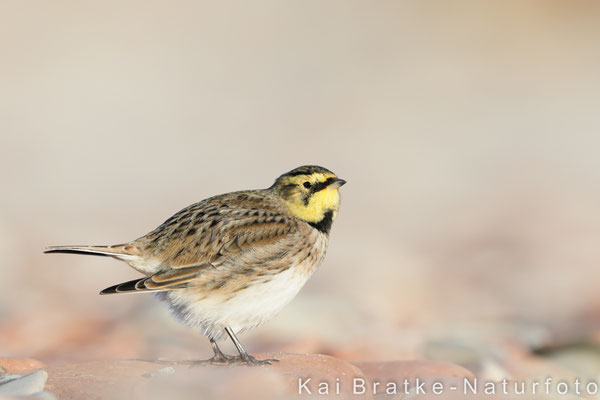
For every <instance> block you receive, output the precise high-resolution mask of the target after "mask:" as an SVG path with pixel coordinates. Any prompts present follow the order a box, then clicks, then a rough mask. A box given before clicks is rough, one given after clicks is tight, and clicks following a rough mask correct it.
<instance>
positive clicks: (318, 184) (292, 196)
mask: <svg viewBox="0 0 600 400" xmlns="http://www.w3.org/2000/svg"><path fill="white" fill-rule="evenodd" d="M336 178H337V177H336V176H335V175H334V174H333V173H322V172H314V173H312V174H299V175H293V176H282V177H281V178H280V180H278V181H277V183H276V188H277V190H278V191H279V193H280V195H281V197H282V198H283V200H284V202H285V204H286V206H287V208H288V210H289V212H290V214H292V215H293V216H295V217H297V218H300V219H302V220H304V221H307V222H319V221H321V220H322V219H323V218H324V217H325V214H326V213H327V212H331V213H332V215H333V217H334V218H335V216H336V215H337V211H338V209H339V206H340V193H339V192H338V188H337V186H334V187H331V186H329V184H330V183H331V182H332V181H333V180H334V179H336Z"/></svg>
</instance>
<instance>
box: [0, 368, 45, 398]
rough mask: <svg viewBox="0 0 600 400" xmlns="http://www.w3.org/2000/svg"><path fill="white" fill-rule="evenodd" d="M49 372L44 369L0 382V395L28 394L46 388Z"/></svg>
mask: <svg viewBox="0 0 600 400" xmlns="http://www.w3.org/2000/svg"><path fill="white" fill-rule="evenodd" d="M46 379H48V373H47V372H46V371H43V370H39V371H34V372H32V373H30V374H29V375H25V376H22V377H18V378H16V379H12V380H10V381H8V382H6V383H3V384H0V396H28V395H32V394H35V393H38V392H41V391H42V390H44V385H45V384H46Z"/></svg>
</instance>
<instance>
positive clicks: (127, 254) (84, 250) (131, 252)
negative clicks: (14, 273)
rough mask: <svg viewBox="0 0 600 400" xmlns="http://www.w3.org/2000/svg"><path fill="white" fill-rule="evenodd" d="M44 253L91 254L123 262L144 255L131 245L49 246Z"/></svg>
mask: <svg viewBox="0 0 600 400" xmlns="http://www.w3.org/2000/svg"><path fill="white" fill-rule="evenodd" d="M44 253H69V254H91V255H95V256H109V257H115V258H120V259H123V260H126V259H131V258H138V257H139V256H141V255H142V252H141V250H140V248H139V247H137V246H135V245H133V244H131V243H123V244H116V245H113V246H49V247H46V249H44Z"/></svg>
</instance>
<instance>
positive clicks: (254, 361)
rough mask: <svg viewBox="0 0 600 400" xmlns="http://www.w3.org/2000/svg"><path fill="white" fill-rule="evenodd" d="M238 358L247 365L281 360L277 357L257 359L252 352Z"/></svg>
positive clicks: (270, 363) (266, 363)
mask: <svg viewBox="0 0 600 400" xmlns="http://www.w3.org/2000/svg"><path fill="white" fill-rule="evenodd" d="M236 358H237V359H238V360H239V362H240V363H242V364H247V365H272V364H273V363H274V362H279V360H277V359H275V358H267V359H264V360H257V359H256V358H254V357H253V356H251V355H250V354H245V355H241V356H238V357H236Z"/></svg>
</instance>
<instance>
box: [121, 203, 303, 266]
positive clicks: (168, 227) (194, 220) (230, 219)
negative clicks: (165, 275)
mask: <svg viewBox="0 0 600 400" xmlns="http://www.w3.org/2000/svg"><path fill="white" fill-rule="evenodd" d="M297 229H298V226H297V221H296V220H295V219H294V218H291V217H289V216H286V215H285V214H284V213H283V212H282V210H281V209H280V208H278V203H277V201H276V200H275V199H273V198H271V197H269V196H268V194H266V193H265V192H264V191H247V192H236V193H229V194H226V195H222V196H217V197H213V198H210V199H207V200H204V201H202V202H200V203H196V204H194V205H192V206H190V207H187V208H185V209H183V210H181V211H180V212H178V213H177V214H175V215H174V216H172V217H171V218H169V219H168V220H167V221H165V222H164V223H163V224H162V225H160V226H159V227H158V228H156V229H155V230H154V231H152V232H150V233H149V234H148V235H146V236H144V237H142V238H140V239H138V240H136V241H135V242H133V244H135V245H136V246H137V247H139V248H140V249H141V251H142V253H143V254H144V258H155V259H157V260H158V261H159V262H160V264H161V265H162V266H163V267H164V269H171V268H175V269H179V268H185V267H189V266H198V265H202V264H205V263H207V264H210V265H212V266H217V265H220V264H222V263H223V262H224V261H225V260H226V259H228V258H230V257H232V256H234V255H236V254H238V253H240V252H243V251H245V250H247V249H251V248H254V249H255V248H257V247H262V246H265V245H269V244H272V243H276V242H278V241H280V240H282V239H284V238H289V236H290V235H293V234H294V233H295V232H296V231H297Z"/></svg>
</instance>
